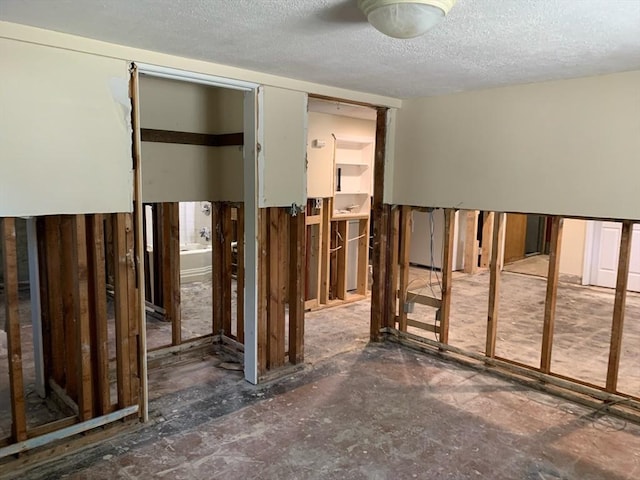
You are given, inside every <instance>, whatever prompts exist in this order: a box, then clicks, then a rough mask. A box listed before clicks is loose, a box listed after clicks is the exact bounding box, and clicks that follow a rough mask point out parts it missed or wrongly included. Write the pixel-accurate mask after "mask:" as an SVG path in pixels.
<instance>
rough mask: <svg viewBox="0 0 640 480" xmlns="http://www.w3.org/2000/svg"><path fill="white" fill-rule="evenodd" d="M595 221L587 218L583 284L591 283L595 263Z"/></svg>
mask: <svg viewBox="0 0 640 480" xmlns="http://www.w3.org/2000/svg"><path fill="white" fill-rule="evenodd" d="M595 223H596V222H595V221H594V220H587V228H586V229H585V233H584V258H583V260H582V285H591V279H592V278H593V274H592V272H591V269H592V265H593V247H594V243H595V239H594V236H595V233H596V228H595Z"/></svg>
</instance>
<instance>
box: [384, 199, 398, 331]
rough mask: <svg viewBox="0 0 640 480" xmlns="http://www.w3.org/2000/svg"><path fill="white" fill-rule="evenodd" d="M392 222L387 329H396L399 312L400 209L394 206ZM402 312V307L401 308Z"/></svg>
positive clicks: (390, 220) (391, 215)
mask: <svg viewBox="0 0 640 480" xmlns="http://www.w3.org/2000/svg"><path fill="white" fill-rule="evenodd" d="M389 222H390V235H389V244H390V247H389V251H388V252H387V255H388V258H389V262H390V265H389V267H388V268H389V271H388V274H387V295H388V296H389V298H388V300H387V314H386V318H387V322H388V323H387V324H386V326H387V327H391V328H395V327H396V322H395V319H396V315H397V310H398V308H397V307H398V305H397V304H398V299H397V294H396V292H397V291H398V277H399V268H398V255H399V250H400V207H398V206H394V207H392V208H391V214H390V217H389ZM400 310H402V306H401V308H400Z"/></svg>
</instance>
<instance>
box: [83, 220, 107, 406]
mask: <svg viewBox="0 0 640 480" xmlns="http://www.w3.org/2000/svg"><path fill="white" fill-rule="evenodd" d="M87 246H88V249H87V263H88V267H89V276H88V282H89V310H90V312H91V319H92V321H91V337H92V339H91V343H92V353H93V372H92V373H93V378H94V382H93V385H94V405H95V409H96V412H97V413H98V415H105V414H107V413H109V411H110V410H111V392H110V388H109V350H108V342H109V337H108V324H107V287H106V282H105V280H106V272H105V260H106V259H105V239H104V215H102V214H95V215H88V216H87Z"/></svg>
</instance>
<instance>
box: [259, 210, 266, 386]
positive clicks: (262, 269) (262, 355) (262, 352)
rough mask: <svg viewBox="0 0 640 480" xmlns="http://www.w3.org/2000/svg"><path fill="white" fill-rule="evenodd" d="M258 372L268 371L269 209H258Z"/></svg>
mask: <svg viewBox="0 0 640 480" xmlns="http://www.w3.org/2000/svg"><path fill="white" fill-rule="evenodd" d="M257 215H258V232H257V236H258V239H257V242H258V312H257V315H258V318H257V328H258V334H257V337H258V373H259V374H264V373H266V371H267V359H268V352H267V343H268V335H269V332H268V321H267V317H268V315H267V307H268V301H267V300H268V296H269V290H268V289H269V283H268V278H269V255H268V253H269V210H268V209H265V208H260V209H258V213H257Z"/></svg>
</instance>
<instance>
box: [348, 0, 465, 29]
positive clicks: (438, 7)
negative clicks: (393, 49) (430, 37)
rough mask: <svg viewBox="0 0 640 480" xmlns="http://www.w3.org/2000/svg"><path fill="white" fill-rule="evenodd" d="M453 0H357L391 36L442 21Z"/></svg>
mask: <svg viewBox="0 0 640 480" xmlns="http://www.w3.org/2000/svg"><path fill="white" fill-rule="evenodd" d="M454 3H456V0H358V7H360V10H362V11H363V13H364V14H365V15H366V16H367V20H368V21H369V23H370V24H371V25H373V26H374V27H375V28H376V29H377V30H379V31H381V32H382V33H384V34H385V35H388V36H390V37H394V38H413V37H418V36H420V35H423V34H424V33H426V32H427V30H429V29H431V28H433V27H434V26H436V25H437V24H438V23H440V22H441V21H442V19H443V18H444V16H445V15H446V14H447V13H448V12H449V10H451V7H453V4H454Z"/></svg>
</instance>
